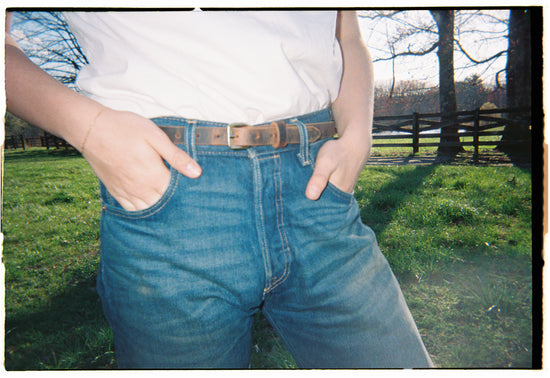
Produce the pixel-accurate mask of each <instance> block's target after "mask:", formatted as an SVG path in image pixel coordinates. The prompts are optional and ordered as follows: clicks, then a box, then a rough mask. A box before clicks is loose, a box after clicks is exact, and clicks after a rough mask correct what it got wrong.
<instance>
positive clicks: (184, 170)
mask: <svg viewBox="0 0 550 378" xmlns="http://www.w3.org/2000/svg"><path fill="white" fill-rule="evenodd" d="M159 131H160V130H159ZM160 132H161V133H162V135H159V138H158V139H157V140H156V142H157V143H156V144H157V145H156V146H155V149H156V150H157V152H158V153H159V154H160V156H162V158H163V159H164V160H166V162H167V163H168V164H169V165H170V166H172V167H173V168H174V169H175V170H177V171H178V172H180V173H181V174H182V175H184V176H187V177H189V178H197V177H199V176H200V175H201V174H202V168H201V167H200V165H199V164H198V163H197V162H196V161H195V160H193V159H192V158H191V156H189V155H188V154H187V153H186V152H185V151H183V150H182V149H180V148H179V147H178V146H176V145H175V144H174V143H173V142H172V141H171V140H170V138H168V136H167V135H166V134H164V132H162V131H160Z"/></svg>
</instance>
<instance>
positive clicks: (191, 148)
mask: <svg viewBox="0 0 550 378" xmlns="http://www.w3.org/2000/svg"><path fill="white" fill-rule="evenodd" d="M188 124H189V127H186V128H185V133H186V135H185V149H186V150H187V153H188V154H189V156H191V158H192V159H193V160H195V161H197V148H196V139H197V138H196V137H195V135H196V133H197V123H196V122H195V121H194V120H191V121H188Z"/></svg>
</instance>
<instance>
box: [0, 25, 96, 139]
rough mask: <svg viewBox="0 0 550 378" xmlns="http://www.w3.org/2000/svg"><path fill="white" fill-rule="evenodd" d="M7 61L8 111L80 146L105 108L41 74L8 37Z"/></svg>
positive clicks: (45, 74)
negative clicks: (88, 130) (95, 119)
mask: <svg viewBox="0 0 550 378" xmlns="http://www.w3.org/2000/svg"><path fill="white" fill-rule="evenodd" d="M5 59H6V71H5V72H6V84H5V85H6V100H7V107H8V110H9V111H10V112H11V113H13V114H15V115H17V116H18V117H20V118H22V119H24V120H26V121H28V122H29V123H31V124H33V125H36V126H38V127H40V128H42V129H43V130H46V131H48V132H50V133H52V134H55V135H58V136H60V137H62V138H64V139H65V140H67V141H68V142H69V143H71V144H72V145H73V146H75V147H78V146H80V144H81V143H82V142H83V139H84V136H85V133H86V130H87V128H88V127H89V125H90V124H91V123H92V122H93V119H94V118H95V117H96V115H97V114H98V113H99V112H100V110H101V109H102V108H103V107H102V105H100V104H98V103H97V102H95V101H92V100H90V99H88V98H87V97H85V96H83V95H81V94H79V93H77V92H75V91H73V90H71V89H69V88H67V87H66V86H64V85H63V84H61V83H60V82H58V81H57V80H55V79H54V78H53V77H51V76H50V75H48V74H47V73H46V72H44V71H42V70H41V69H40V68H39V67H37V66H36V65H35V64H34V63H32V61H31V60H30V59H29V58H27V56H25V54H24V53H23V51H21V49H19V47H18V46H17V44H16V42H15V41H14V40H13V38H12V37H10V36H9V35H7V36H6V49H5Z"/></svg>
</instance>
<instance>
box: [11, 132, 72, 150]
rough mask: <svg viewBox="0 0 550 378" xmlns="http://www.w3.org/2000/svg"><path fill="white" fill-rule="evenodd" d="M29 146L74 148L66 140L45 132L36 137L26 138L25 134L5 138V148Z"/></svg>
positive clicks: (24, 147)
mask: <svg viewBox="0 0 550 378" xmlns="http://www.w3.org/2000/svg"><path fill="white" fill-rule="evenodd" d="M29 147H46V148H47V149H50V147H51V148H64V149H69V148H72V146H71V145H70V144H68V143H67V142H66V141H65V140H63V139H61V138H59V137H56V136H55V135H52V134H48V133H44V135H41V136H39V137H34V138H24V137H23V135H17V136H15V135H10V136H6V139H5V140H4V148H6V149H8V148H14V149H15V148H22V149H26V148H29Z"/></svg>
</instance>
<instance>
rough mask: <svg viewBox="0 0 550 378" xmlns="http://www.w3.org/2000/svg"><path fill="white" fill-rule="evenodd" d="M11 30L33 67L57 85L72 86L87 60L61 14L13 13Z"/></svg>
mask: <svg viewBox="0 0 550 378" xmlns="http://www.w3.org/2000/svg"><path fill="white" fill-rule="evenodd" d="M11 29H12V33H11V34H12V35H13V37H14V38H15V39H16V40H17V42H18V44H19V45H20V46H21V48H22V49H23V50H25V53H26V54H27V55H28V56H29V57H30V59H31V60H32V61H33V62H34V63H35V64H36V65H38V66H39V67H40V68H42V69H43V70H44V71H46V72H48V73H49V74H50V75H52V76H53V77H55V78H56V79H57V80H59V81H60V82H62V83H64V84H67V85H69V86H72V85H73V84H74V82H75V80H76V75H77V73H78V71H79V69H80V67H81V66H82V65H84V64H86V63H87V60H86V57H85V56H84V54H83V52H82V50H81V48H80V45H79V44H78V42H77V41H76V38H75V37H74V35H73V34H72V33H71V31H70V30H69V26H68V25H67V23H66V22H65V20H64V19H63V16H62V14H61V13H60V12H35V11H31V12H14V13H13V16H12V25H11Z"/></svg>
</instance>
